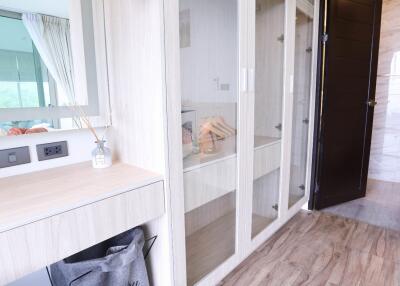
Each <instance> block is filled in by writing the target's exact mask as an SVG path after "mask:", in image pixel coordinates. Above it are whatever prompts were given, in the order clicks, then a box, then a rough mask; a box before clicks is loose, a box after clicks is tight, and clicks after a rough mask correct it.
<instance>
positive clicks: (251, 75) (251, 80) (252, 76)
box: [248, 69, 255, 92]
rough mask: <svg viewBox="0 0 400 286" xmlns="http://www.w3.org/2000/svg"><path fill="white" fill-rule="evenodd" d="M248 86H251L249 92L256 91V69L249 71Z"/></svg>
mask: <svg viewBox="0 0 400 286" xmlns="http://www.w3.org/2000/svg"><path fill="white" fill-rule="evenodd" d="M248 85H249V92H254V91H255V71H254V69H249V72H248Z"/></svg>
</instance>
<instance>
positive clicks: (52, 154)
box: [36, 141, 68, 161]
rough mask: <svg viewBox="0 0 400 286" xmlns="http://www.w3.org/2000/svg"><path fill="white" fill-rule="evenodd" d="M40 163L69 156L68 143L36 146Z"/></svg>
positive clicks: (61, 142)
mask: <svg viewBox="0 0 400 286" xmlns="http://www.w3.org/2000/svg"><path fill="white" fill-rule="evenodd" d="M36 151H37V155H38V160H39V161H44V160H50V159H55V158H60V157H65V156H68V146H67V141H60V142H53V143H46V144H39V145H36Z"/></svg>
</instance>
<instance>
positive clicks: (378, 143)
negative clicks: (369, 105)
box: [369, 0, 400, 182]
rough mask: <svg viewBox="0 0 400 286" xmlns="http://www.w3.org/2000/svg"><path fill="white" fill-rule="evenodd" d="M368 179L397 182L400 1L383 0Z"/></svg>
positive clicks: (399, 164)
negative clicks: (375, 104) (375, 102)
mask: <svg viewBox="0 0 400 286" xmlns="http://www.w3.org/2000/svg"><path fill="white" fill-rule="evenodd" d="M376 101H377V102H378V105H377V106H376V107H375V114H374V125H373V132H372V144H371V157H370V167H369V177H370V178H372V179H377V180H382V181H390V182H400V1H398V0H384V1H383V11H382V27H381V40H380V47H379V65H378V79H377V86H376Z"/></svg>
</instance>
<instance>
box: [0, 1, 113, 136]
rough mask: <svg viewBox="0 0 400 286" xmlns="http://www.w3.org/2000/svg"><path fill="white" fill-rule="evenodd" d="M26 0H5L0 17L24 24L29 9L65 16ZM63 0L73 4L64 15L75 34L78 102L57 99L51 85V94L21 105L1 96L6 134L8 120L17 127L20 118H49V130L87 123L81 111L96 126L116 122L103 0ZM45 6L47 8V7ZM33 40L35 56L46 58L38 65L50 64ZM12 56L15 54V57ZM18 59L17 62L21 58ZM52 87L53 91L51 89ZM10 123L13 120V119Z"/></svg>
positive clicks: (73, 49)
mask: <svg viewBox="0 0 400 286" xmlns="http://www.w3.org/2000/svg"><path fill="white" fill-rule="evenodd" d="M23 2H25V0H18V1H15V0H14V1H8V0H0V18H1V19H4V20H7V21H13V20H14V22H15V21H20V22H21V23H20V24H19V25H21V26H22V15H23V14H24V13H32V14H40V15H45V16H49V17H51V18H53V17H54V19H57V18H59V19H64V18H63V16H62V15H61V16H60V15H59V14H60V13H58V15H55V14H57V13H55V14H53V15H51V11H50V12H49V13H48V14H46V10H41V9H40V5H39V2H38V3H36V4H38V5H36V6H35V5H32V4H30V5H25V4H26V3H25V4H24V3H23ZM42 2H43V7H45V5H44V2H46V0H40V3H42ZM62 2H63V4H61V3H59V4H58V5H60V6H64V7H66V8H67V10H68V11H65V14H66V17H65V18H67V19H65V20H66V21H67V22H68V28H69V30H70V38H71V40H70V44H71V47H70V51H71V53H72V55H71V57H72V59H73V60H72V62H73V64H72V65H73V71H74V76H73V86H74V90H75V92H74V100H75V103H72V102H71V101H70V100H58V101H57V100H52V99H51V92H49V91H47V98H46V99H44V96H43V98H42V100H40V98H39V97H40V96H38V100H37V102H36V103H35V104H30V105H29V104H26V106H23V104H20V105H18V106H16V105H15V104H14V106H6V105H4V104H3V106H2V105H1V101H0V128H2V134H1V135H7V130H6V128H5V127H4V126H8V127H9V128H10V127H16V126H18V124H19V123H27V122H32V123H31V125H33V124H35V123H37V122H39V123H41V122H43V123H46V124H48V125H49V126H50V128H49V130H50V129H51V130H63V129H75V128H85V127H86V126H85V124H84V123H82V121H81V120H80V117H81V115H82V114H84V115H85V116H87V117H88V118H89V119H90V122H91V124H92V125H93V126H94V127H101V126H108V125H111V112H110V100H109V87H108V69H107V48H106V35H105V22H104V21H105V20H104V3H103V0H63V1H62ZM25 9H26V10H25ZM54 10H56V9H54ZM59 10H60V9H59ZM43 11H44V12H45V13H43ZM55 17H57V18H55ZM3 22H4V21H3ZM0 24H1V23H0ZM21 29H23V28H21ZM0 32H1V29H0ZM27 34H28V33H27ZM29 36H30V33H29ZM34 42H35V41H34V40H33V39H32V41H31V43H32V50H33V52H32V54H33V58H34V57H35V54H36V55H37V57H38V58H39V60H38V61H40V62H41V63H42V65H40V64H39V68H40V66H44V69H46V65H45V64H43V62H44V61H43V60H41V56H40V53H38V50H37V49H36V47H35V44H33V43H34ZM6 48H7V47H6ZM0 50H1V47H0ZM6 52H7V53H8V54H9V53H10V49H8V50H6ZM8 58H9V57H8ZM12 59H13V60H14V58H12ZM16 61H17V66H18V58H17V60H16ZM31 61H32V60H31ZM33 61H34V60H33ZM32 66H34V68H31V69H32V70H33V69H35V72H36V75H37V74H38V73H37V66H38V65H32ZM3 67H4V68H3V69H5V65H4V66H3ZM0 68H1V61H0ZM17 69H18V71H17V72H16V74H17V76H18V78H19V79H21V73H20V71H19V69H20V67H17ZM46 71H47V69H46ZM0 74H1V72H0ZM43 74H44V73H43ZM48 74H49V75H48V76H47V77H48V78H47V80H46V81H47V82H46V84H47V86H46V87H47V88H48V90H50V91H51V89H52V88H53V89H54V85H55V84H54V80H51V78H52V76H51V75H50V72H49V73H48ZM46 75H47V74H46ZM46 75H45V76H46ZM18 78H17V81H18ZM5 80H9V79H5ZM1 81H2V79H1V78H0V82H1ZM35 81H37V77H35V79H33V84H34V85H35V89H36V88H37V90H38V95H39V94H40V93H39V90H40V88H39V82H35ZM52 82H53V85H52ZM3 83H4V82H3ZM14 83H15V82H14ZM42 83H43V80H42ZM25 84H26V82H25ZM31 84H32V83H31ZM18 88H19V89H20V82H18ZM1 92H2V91H1V88H0V97H1V96H2V94H1ZM49 93H50V96H49V95H48V94H49ZM20 94H21V93H19V95H20ZM3 95H4V94H3ZM20 97H21V96H20ZM20 102H21V100H20ZM57 102H58V103H57ZM71 106H73V108H71ZM5 123H8V125H7V124H5ZM2 124H3V125H2ZM13 124H15V126H13ZM29 127H31V126H28V128H29Z"/></svg>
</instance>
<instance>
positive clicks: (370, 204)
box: [324, 180, 400, 231]
mask: <svg viewBox="0 0 400 286" xmlns="http://www.w3.org/2000/svg"><path fill="white" fill-rule="evenodd" d="M324 211H325V212H329V213H331V214H336V215H340V216H344V217H347V218H352V219H356V220H360V221H363V222H366V223H369V224H373V225H377V226H381V227H387V228H390V229H393V230H398V231H400V183H391V182H383V181H378V180H368V185H367V195H366V197H365V198H361V199H357V200H354V201H350V202H347V203H344V204H340V205H337V206H333V207H330V208H326V209H324Z"/></svg>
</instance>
